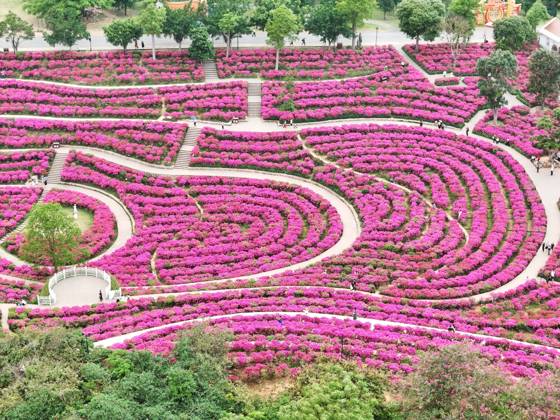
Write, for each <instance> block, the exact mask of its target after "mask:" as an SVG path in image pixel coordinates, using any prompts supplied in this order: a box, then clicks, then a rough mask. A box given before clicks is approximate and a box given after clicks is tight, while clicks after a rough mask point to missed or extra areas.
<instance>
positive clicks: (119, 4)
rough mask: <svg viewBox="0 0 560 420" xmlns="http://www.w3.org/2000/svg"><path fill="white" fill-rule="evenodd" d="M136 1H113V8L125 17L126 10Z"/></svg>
mask: <svg viewBox="0 0 560 420" xmlns="http://www.w3.org/2000/svg"><path fill="white" fill-rule="evenodd" d="M134 3H136V0H113V7H114V8H115V9H119V10H122V11H123V12H124V15H125V16H126V14H127V12H128V9H129V8H131V7H132V6H134Z"/></svg>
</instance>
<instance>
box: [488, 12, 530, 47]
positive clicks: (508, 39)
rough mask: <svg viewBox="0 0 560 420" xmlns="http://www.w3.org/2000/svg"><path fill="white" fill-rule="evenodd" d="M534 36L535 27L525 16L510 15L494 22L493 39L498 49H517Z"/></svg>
mask: <svg viewBox="0 0 560 420" xmlns="http://www.w3.org/2000/svg"><path fill="white" fill-rule="evenodd" d="M535 38H536V33H535V29H534V28H533V27H532V26H531V24H530V23H529V21H528V20H527V18H526V17H523V16H511V17H507V18H503V19H498V20H497V21H495V22H494V39H495V41H496V48H498V49H501V50H510V51H519V50H520V49H521V48H523V47H524V46H525V45H526V44H527V43H529V42H532V41H534V40H535Z"/></svg>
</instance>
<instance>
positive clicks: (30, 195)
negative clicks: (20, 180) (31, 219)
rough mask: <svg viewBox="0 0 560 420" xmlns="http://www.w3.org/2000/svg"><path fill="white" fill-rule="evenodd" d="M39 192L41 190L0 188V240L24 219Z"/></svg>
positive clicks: (37, 198)
mask: <svg viewBox="0 0 560 420" xmlns="http://www.w3.org/2000/svg"><path fill="white" fill-rule="evenodd" d="M41 191H42V189H41V188H30V187H0V238H3V237H4V236H6V234H7V233H8V232H10V231H11V230H13V229H14V228H15V227H17V225H19V223H20V222H22V221H23V219H25V217H26V216H27V214H28V213H29V211H30V210H31V208H32V207H33V205H34V204H35V203H36V202H37V200H39V197H40V196H41Z"/></svg>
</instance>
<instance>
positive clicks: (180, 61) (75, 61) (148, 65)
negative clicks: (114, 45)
mask: <svg viewBox="0 0 560 420" xmlns="http://www.w3.org/2000/svg"><path fill="white" fill-rule="evenodd" d="M0 68H2V70H4V72H5V74H6V76H8V77H13V78H22V79H35V80H52V81H57V82H67V83H79V84H84V85H101V84H107V85H136V84H150V83H153V84H156V83H178V82H191V81H202V80H204V70H203V69H202V66H201V65H200V64H198V63H197V62H196V61H194V60H191V59H190V58H188V52H187V51H158V53H157V57H156V59H155V60H154V59H152V55H151V52H149V51H144V52H142V51H133V52H129V53H127V54H124V53H123V52H122V51H100V52H74V51H33V52H24V53H18V54H14V53H4V54H2V56H1V57H0Z"/></svg>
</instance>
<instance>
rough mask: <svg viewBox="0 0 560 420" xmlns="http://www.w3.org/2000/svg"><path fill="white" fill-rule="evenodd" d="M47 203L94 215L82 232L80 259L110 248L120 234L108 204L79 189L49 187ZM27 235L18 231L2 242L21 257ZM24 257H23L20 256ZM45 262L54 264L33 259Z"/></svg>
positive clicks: (77, 250) (78, 254)
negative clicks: (54, 188)
mask: <svg viewBox="0 0 560 420" xmlns="http://www.w3.org/2000/svg"><path fill="white" fill-rule="evenodd" d="M43 202H45V203H58V204H60V205H62V206H63V207H68V208H72V207H73V206H74V205H75V206H76V209H79V210H85V211H86V212H87V214H90V215H91V225H90V226H88V227H87V228H86V229H84V230H83V231H82V235H81V237H80V240H79V247H78V249H76V252H77V262H82V261H84V260H85V259H90V258H93V257H95V256H97V255H98V254H100V253H101V252H103V251H104V250H105V249H107V248H108V247H109V246H110V245H111V243H112V242H113V241H114V240H115V238H116V236H117V223H116V220H115V216H113V213H112V212H111V210H110V209H109V207H108V206H107V205H106V204H104V203H102V202H100V201H98V200H96V199H94V198H92V197H90V196H88V195H86V194H82V193H79V192H77V191H63V190H50V191H49V192H48V193H47V194H46V195H45V197H44V199H43ZM24 242H25V236H24V235H23V234H22V233H17V234H15V235H12V236H10V237H9V238H8V239H7V240H6V242H5V243H4V244H3V245H4V246H5V248H6V250H7V251H9V252H11V253H12V254H15V255H18V256H20V255H19V254H20V251H21V247H22V246H23V244H24ZM20 257H21V256H20ZM33 262H34V263H39V264H43V265H51V263H50V262H49V261H33Z"/></svg>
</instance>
